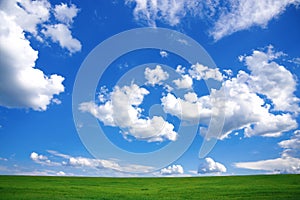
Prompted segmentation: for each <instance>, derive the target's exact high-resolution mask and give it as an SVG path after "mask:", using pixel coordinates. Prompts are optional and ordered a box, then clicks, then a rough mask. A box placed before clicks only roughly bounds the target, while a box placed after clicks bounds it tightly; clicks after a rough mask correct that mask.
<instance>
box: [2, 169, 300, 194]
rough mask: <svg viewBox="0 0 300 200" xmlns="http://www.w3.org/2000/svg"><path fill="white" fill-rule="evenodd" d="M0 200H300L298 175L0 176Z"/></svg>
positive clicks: (299, 178) (299, 176)
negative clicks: (186, 176)
mask: <svg viewBox="0 0 300 200" xmlns="http://www.w3.org/2000/svg"><path fill="white" fill-rule="evenodd" d="M0 194H1V195H0V199H300V175H255V176H220V177H189V178H98V177H41V176H0Z"/></svg>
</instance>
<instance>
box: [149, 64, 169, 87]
mask: <svg viewBox="0 0 300 200" xmlns="http://www.w3.org/2000/svg"><path fill="white" fill-rule="evenodd" d="M144 75H145V79H146V80H147V82H146V84H150V85H152V86H154V85H156V84H157V85H161V84H162V81H165V80H167V79H168V78H169V74H168V72H165V71H164V70H163V69H162V68H161V66H160V65H157V66H156V68H155V69H150V68H149V67H147V68H146V69H145V72H144Z"/></svg>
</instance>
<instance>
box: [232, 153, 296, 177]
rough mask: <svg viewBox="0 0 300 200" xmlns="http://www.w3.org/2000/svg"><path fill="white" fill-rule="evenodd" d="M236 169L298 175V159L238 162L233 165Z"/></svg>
mask: <svg viewBox="0 0 300 200" xmlns="http://www.w3.org/2000/svg"><path fill="white" fill-rule="evenodd" d="M234 166H235V167H237V168H243V169H251V170H264V171H270V172H274V173H282V174H285V173H291V174H299V173H300V159H299V158H293V157H287V158H275V159H270V160H261V161H255V162H239V163H235V165H234Z"/></svg>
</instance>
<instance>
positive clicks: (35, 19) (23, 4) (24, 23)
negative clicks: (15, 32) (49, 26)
mask: <svg viewBox="0 0 300 200" xmlns="http://www.w3.org/2000/svg"><path fill="white" fill-rule="evenodd" d="M1 10H2V11H3V12H5V13H6V15H7V16H10V17H12V18H14V19H11V20H12V21H14V23H16V24H17V25H18V26H19V27H20V28H21V29H22V30H24V31H27V32H29V33H32V34H33V35H35V36H36V35H37V34H38V30H37V27H38V25H39V24H43V23H44V22H46V21H48V20H49V17H50V11H51V4H50V3H49V2H48V1H46V0H42V1H29V0H23V1H21V0H11V1H3V2H1Z"/></svg>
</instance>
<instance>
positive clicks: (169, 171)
mask: <svg viewBox="0 0 300 200" xmlns="http://www.w3.org/2000/svg"><path fill="white" fill-rule="evenodd" d="M183 173H184V170H183V167H182V166H181V165H172V166H168V167H166V168H163V169H161V170H160V174H161V175H176V174H183Z"/></svg>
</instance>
